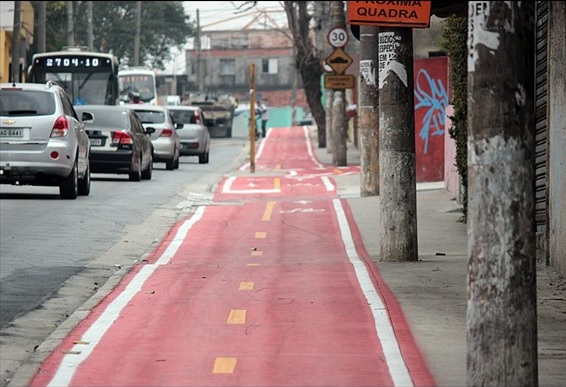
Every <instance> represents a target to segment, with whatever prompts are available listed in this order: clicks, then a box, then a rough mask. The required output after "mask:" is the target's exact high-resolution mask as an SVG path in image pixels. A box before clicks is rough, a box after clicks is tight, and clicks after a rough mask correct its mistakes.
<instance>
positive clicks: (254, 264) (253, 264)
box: [246, 263, 259, 266]
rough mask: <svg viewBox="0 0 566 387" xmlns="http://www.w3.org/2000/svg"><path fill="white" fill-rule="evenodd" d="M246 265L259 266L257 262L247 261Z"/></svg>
mask: <svg viewBox="0 0 566 387" xmlns="http://www.w3.org/2000/svg"><path fill="white" fill-rule="evenodd" d="M246 266H259V263H248V264H247V265H246Z"/></svg>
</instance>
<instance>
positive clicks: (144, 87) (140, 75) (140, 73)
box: [118, 67, 161, 105]
mask: <svg viewBox="0 0 566 387" xmlns="http://www.w3.org/2000/svg"><path fill="white" fill-rule="evenodd" d="M118 80H119V90H120V103H132V102H133V101H132V99H133V97H134V96H136V94H137V97H138V98H139V102H140V103H148V104H151V105H160V104H161V103H160V100H159V96H158V93H157V74H156V72H155V71H154V70H151V69H149V68H147V67H126V68H124V69H120V70H119V71H118Z"/></svg>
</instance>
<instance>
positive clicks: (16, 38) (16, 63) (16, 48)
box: [10, 1, 22, 82]
mask: <svg viewBox="0 0 566 387" xmlns="http://www.w3.org/2000/svg"><path fill="white" fill-rule="evenodd" d="M21 15H22V2H21V1H14V29H13V31H12V65H11V68H10V79H11V81H12V82H21V78H20V30H21V27H22V17H21Z"/></svg>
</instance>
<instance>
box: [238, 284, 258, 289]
mask: <svg viewBox="0 0 566 387" xmlns="http://www.w3.org/2000/svg"><path fill="white" fill-rule="evenodd" d="M253 289H254V283H253V282H240V287H239V288H238V290H253Z"/></svg>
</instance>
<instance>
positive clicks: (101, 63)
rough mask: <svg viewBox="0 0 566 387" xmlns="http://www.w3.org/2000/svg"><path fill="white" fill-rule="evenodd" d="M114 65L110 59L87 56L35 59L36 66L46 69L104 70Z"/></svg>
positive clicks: (59, 56)
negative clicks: (103, 68)
mask: <svg viewBox="0 0 566 387" xmlns="http://www.w3.org/2000/svg"><path fill="white" fill-rule="evenodd" d="M111 65H112V63H111V61H110V59H106V58H100V57H96V56H94V57H91V56H87V55H58V56H44V57H39V58H36V59H35V66H38V67H46V68H57V69H60V68H69V69H72V68H102V67H110V66H111Z"/></svg>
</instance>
